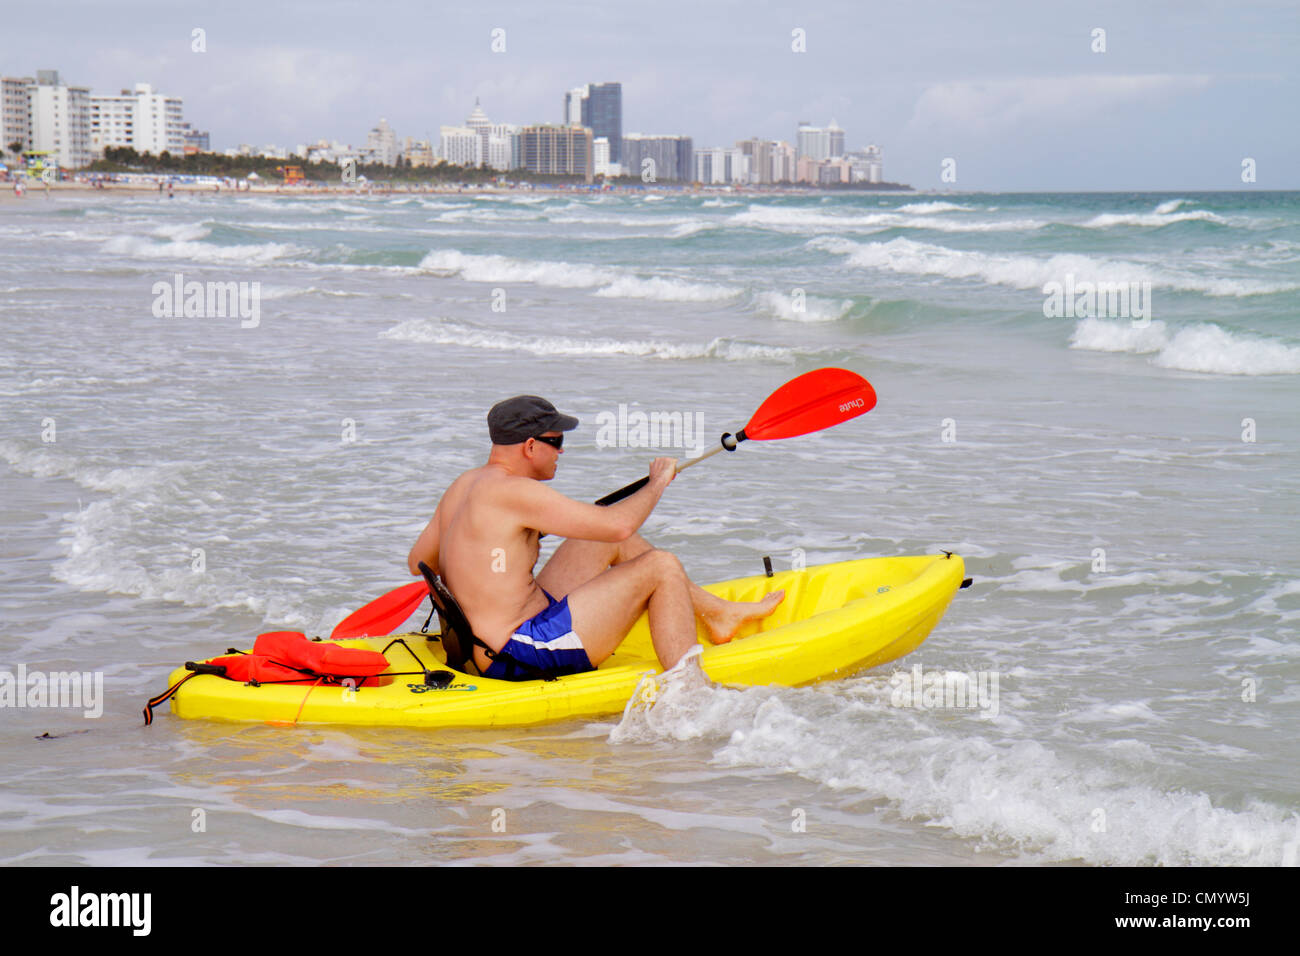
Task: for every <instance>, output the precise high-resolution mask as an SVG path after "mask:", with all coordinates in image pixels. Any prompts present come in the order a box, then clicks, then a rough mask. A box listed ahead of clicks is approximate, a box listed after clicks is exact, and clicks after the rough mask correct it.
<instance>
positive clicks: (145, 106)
mask: <svg viewBox="0 0 1300 956" xmlns="http://www.w3.org/2000/svg"><path fill="white" fill-rule="evenodd" d="M90 130H91V133H90V141H91V149H92V150H93V151H94V153H95V155H96V156H103V155H104V150H105V149H107V148H108V147H110V146H115V147H122V146H129V147H130V148H131V149H134V150H135V151H136V152H137V153H152V154H153V155H155V156H158V155H160V154H162V153H171V154H172V155H173V156H179V155H183V154H184V152H185V123H184V121H183V120H182V118H181V100H180V98H179V97H175V96H164V95H163V94H161V93H158V92H157V91H155V90H154V88H153V87H152V86H151V85H149V84H148V83H137V84H136V85H135V89H134V90H123V91H122V92H121V93H119V94H118V95H116V96H111V95H110V96H92V97H91V98H90Z"/></svg>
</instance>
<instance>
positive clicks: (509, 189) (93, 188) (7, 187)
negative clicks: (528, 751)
mask: <svg viewBox="0 0 1300 956" xmlns="http://www.w3.org/2000/svg"><path fill="white" fill-rule="evenodd" d="M172 192H173V193H174V194H181V193H184V194H187V195H188V194H197V195H223V196H226V195H239V196H283V197H285V198H290V199H337V198H339V197H341V196H348V197H352V198H356V199H366V198H372V197H379V198H385V199H387V198H391V197H393V196H422V195H427V196H448V195H453V196H454V195H467V194H468V195H479V194H489V195H514V194H517V193H518V194H525V195H553V196H570V195H574V194H580V195H605V194H610V195H629V194H642V193H653V194H655V195H665V196H668V195H708V196H804V195H809V194H812V193H816V194H818V195H828V196H829V195H839V194H841V193H843V194H852V195H860V194H861V195H876V194H886V195H917V194H918V191H917V190H915V189H889V190H876V189H863V190H848V189H845V190H838V189H816V188H799V189H795V188H775V187H772V188H755V187H735V186H718V185H707V186H700V187H698V188H697V187H693V186H689V185H683V186H678V187H673V188H658V187H657V186H647V187H619V186H615V187H613V188H611V189H593V188H589V187H586V186H581V187H576V186H570V187H565V186H531V187H520V186H501V185H497V184H492V185H465V186H462V185H433V184H430V185H421V186H411V185H405V186H401V187H384V188H380V187H376V186H373V185H372V186H370V187H361V188H359V187H357V186H346V185H342V184H339V185H322V186H309V187H305V186H285V185H283V184H281V183H276V184H269V183H268V184H250V186H249V188H247V189H232V188H230V187H227V186H221V187H214V186H213V185H211V184H196V183H174V184H173V185H172ZM56 193H78V194H79V193H96V194H107V193H129V194H139V195H145V196H147V195H155V196H157V197H158V198H159V199H166V198H167V190H166V189H165V188H164V189H162V190H160V189H159V188H158V186H157V185H156V184H152V185H146V184H143V183H107V182H106V183H102V184H99V185H95V184H92V183H88V182H56V183H50V184H49V192H48V194H47V193H46V186H45V184H44V183H40V182H35V183H33V184H31V185H29V186H28V187H27V190H26V193H25V195H24V196H23V197H22V198H21V199H20V198H19V197H18V196H16V195H14V191H13V182H12V181H7V182H0V203H17V202H38V201H40V200H42V199H46V198H47V197H48V198H49V199H53V198H54V196H55V194H56Z"/></svg>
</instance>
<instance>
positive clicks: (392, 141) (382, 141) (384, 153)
mask: <svg viewBox="0 0 1300 956" xmlns="http://www.w3.org/2000/svg"><path fill="white" fill-rule="evenodd" d="M362 155H363V156H364V157H365V159H364V160H363V161H364V162H367V163H379V164H380V165H382V166H392V165H394V164H395V163H396V162H397V155H398V150H397V134H396V133H394V132H393V128H392V127H391V126H389V125H388V120H386V119H384V118H382V117H380V120H379V125H378V126H376V127H375V128H374V129H372V130H371V131H370V132H369V133H367V134H366V148H365V151H364V153H363V154H362Z"/></svg>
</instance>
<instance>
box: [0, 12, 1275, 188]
mask: <svg viewBox="0 0 1300 956" xmlns="http://www.w3.org/2000/svg"><path fill="white" fill-rule="evenodd" d="M7 6H8V9H6V11H5V14H4V17H3V20H2V21H0V22H3V30H2V32H0V73H3V74H4V75H6V76H30V75H32V74H33V73H34V72H35V71H36V70H38V69H57V70H59V71H60V74H61V76H62V78H63V79H64V81H65V82H69V83H73V84H78V85H86V86H89V87H91V89H92V90H93V91H94V92H96V93H100V92H106V93H111V92H117V91H118V90H119V89H121V88H123V87H128V86H131V85H133V84H135V83H137V82H149V83H153V84H154V86H155V87H157V88H158V89H159V90H161V91H162V92H165V93H167V94H168V95H174V96H179V97H181V98H182V99H183V100H184V104H185V118H186V119H187V120H189V121H190V122H191V123H193V124H194V125H195V126H196V127H197V128H199V129H206V130H209V131H210V132H211V134H212V145H213V148H214V149H225V148H229V147H232V146H235V145H237V144H238V143H241V142H247V143H254V144H258V145H262V144H270V143H274V144H277V145H282V146H289V147H294V146H296V145H298V144H299V143H303V142H309V141H313V140H316V139H320V138H329V139H337V140H341V141H343V142H347V143H352V144H363V143H364V141H365V135H366V131H367V130H368V129H369V128H370V127H372V126H373V125H374V124H375V123H376V122H377V121H378V120H379V118H380V117H381V116H383V117H386V118H387V119H388V121H389V123H390V124H391V125H392V126H393V128H394V129H395V130H396V132H397V134H398V136H399V137H404V136H415V137H417V138H426V137H431V138H433V139H434V140H435V141H436V139H437V135H438V127H439V126H440V125H442V124H460V123H461V122H463V121H464V119H465V117H466V115H467V114H468V113H469V111H470V110H471V109H472V108H473V105H474V99H475V97H478V98H480V99H481V100H482V104H483V108H484V110H485V111H486V112H487V114H488V116H489V117H490V118H491V119H492V120H494V121H503V122H513V123H535V122H558V121H559V120H560V111H561V103H562V100H563V94H564V91H565V90H566V89H568V88H570V87H573V86H577V85H580V84H582V83H587V82H605V81H610V80H618V81H621V82H622V84H623V119H624V132H645V133H675V134H685V135H689V136H692V137H693V138H694V140H695V145H696V146H697V147H700V146H717V145H732V144H733V143H734V141H735V140H736V139H739V138H744V137H750V136H762V137H767V138H772V139H786V140H791V141H792V140H793V138H794V130H795V126H796V124H797V123H798V122H799V121H800V120H807V121H809V122H811V123H813V124H814V125H825V124H827V123H828V122H829V121H830V120H831V119H832V118H834V119H835V120H836V121H837V122H838V123H839V125H840V126H841V127H843V128H844V129H845V130H846V131H847V134H848V145H849V147H850V148H858V147H860V146H863V145H866V144H868V143H876V144H878V145H880V146H881V147H882V148H883V149H884V156H885V175H886V178H887V179H890V180H894V181H902V182H907V183H910V184H912V185H913V186H915V187H916V188H918V189H945V188H947V189H959V190H1006V191H1010V190H1022V189H1023V190H1045V189H1060V190H1172V191H1183V190H1192V189H1240V188H1254V189H1296V188H1300V123H1298V122H1297V118H1298V116H1300V109H1298V108H1297V103H1300V3H1297V2H1296V0H1287V2H1272V0H1245V2H1242V3H1227V2H1224V3H1207V2H1196V0H1182V2H1141V0H1139V2H1134V0H1124V2H1088V3H1076V2H1068V0H1067V2H1042V0H1037V2H1035V0H1024V2H1021V0H1015V2H998V0H988V2H983V3H981V2H946V3H937V2H927V0H909V2H899V3H874V4H869V5H868V4H863V3H861V2H860V0H859V2H851V0H850V2H820V0H814V2H813V3H812V5H811V6H805V5H804V4H771V3H762V2H729V0H689V2H683V0H654V2H644V3H640V2H638V3H618V2H613V0H607V2H604V3H601V4H579V3H571V2H567V0H558V2H552V0H535V2H529V3H523V2H510V3H498V2H490V0H488V2H480V0H476V2H472V3H469V2H459V3H455V4H445V3H437V2H428V0H425V2H384V0H373V2H366V0H311V2H305V0H288V2H277V0H260V2H249V0H222V2H213V0H207V2H190V0H118V2H111V3H109V2H104V0H96V2H85V0H59V2H58V3H47V4H37V3H22V4H18V3H15V4H10V5H7ZM196 28H197V29H202V30H203V31H204V36H205V41H206V52H202V53H197V52H194V51H193V50H192V46H193V41H192V35H193V31H194V30H195V29H196ZM497 30H500V31H504V34H503V35H502V34H500V33H498V34H496V35H497V37H498V38H501V37H502V36H503V39H504V47H505V49H504V51H502V52H495V51H494V50H493V36H494V31H497ZM1097 30H1103V31H1105V32H1104V45H1105V50H1104V52H1098V51H1097V50H1095V49H1094V48H1095V47H1099V46H1100V43H1099V40H1100V39H1101V36H1100V35H1098V34H1095V31H1097ZM795 31H802V34H801V36H802V38H803V46H804V48H805V50H804V52H795V50H793V49H792V46H794V45H796V43H797V40H796V34H795ZM500 43H501V40H500V39H498V46H499V45H500ZM948 158H951V159H954V160H955V161H956V174H957V181H956V182H955V183H944V182H942V181H941V179H940V174H941V170H942V168H943V163H944V160H945V159H948ZM1246 158H1250V159H1253V160H1254V161H1255V167H1256V170H1257V174H1256V175H1257V179H1256V182H1255V183H1254V184H1253V185H1250V186H1243V183H1242V181H1241V169H1242V161H1243V160H1244V159H1246Z"/></svg>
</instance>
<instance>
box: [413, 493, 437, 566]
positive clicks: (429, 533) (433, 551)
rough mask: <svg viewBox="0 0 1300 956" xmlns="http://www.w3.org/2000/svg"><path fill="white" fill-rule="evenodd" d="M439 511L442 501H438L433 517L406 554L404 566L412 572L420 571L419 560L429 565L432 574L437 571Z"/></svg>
mask: <svg viewBox="0 0 1300 956" xmlns="http://www.w3.org/2000/svg"><path fill="white" fill-rule="evenodd" d="M441 511H442V502H441V501H439V502H438V507H437V508H435V509H434V510H433V517H432V518H430V519H429V523H428V524H427V525H425V526H424V530H423V531H421V532H420V536H419V537H418V538H416V539H415V544H414V545H412V547H411V553H410V554H408V555H407V556H406V568H407V570H408V571H410V572H411V573H412V574H419V573H420V562H421V561H423V562H424V563H425V564H427V565H428V566H429V567H431V568H432V569H433V573H434V574H437V573H438V516H439V512H441Z"/></svg>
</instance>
